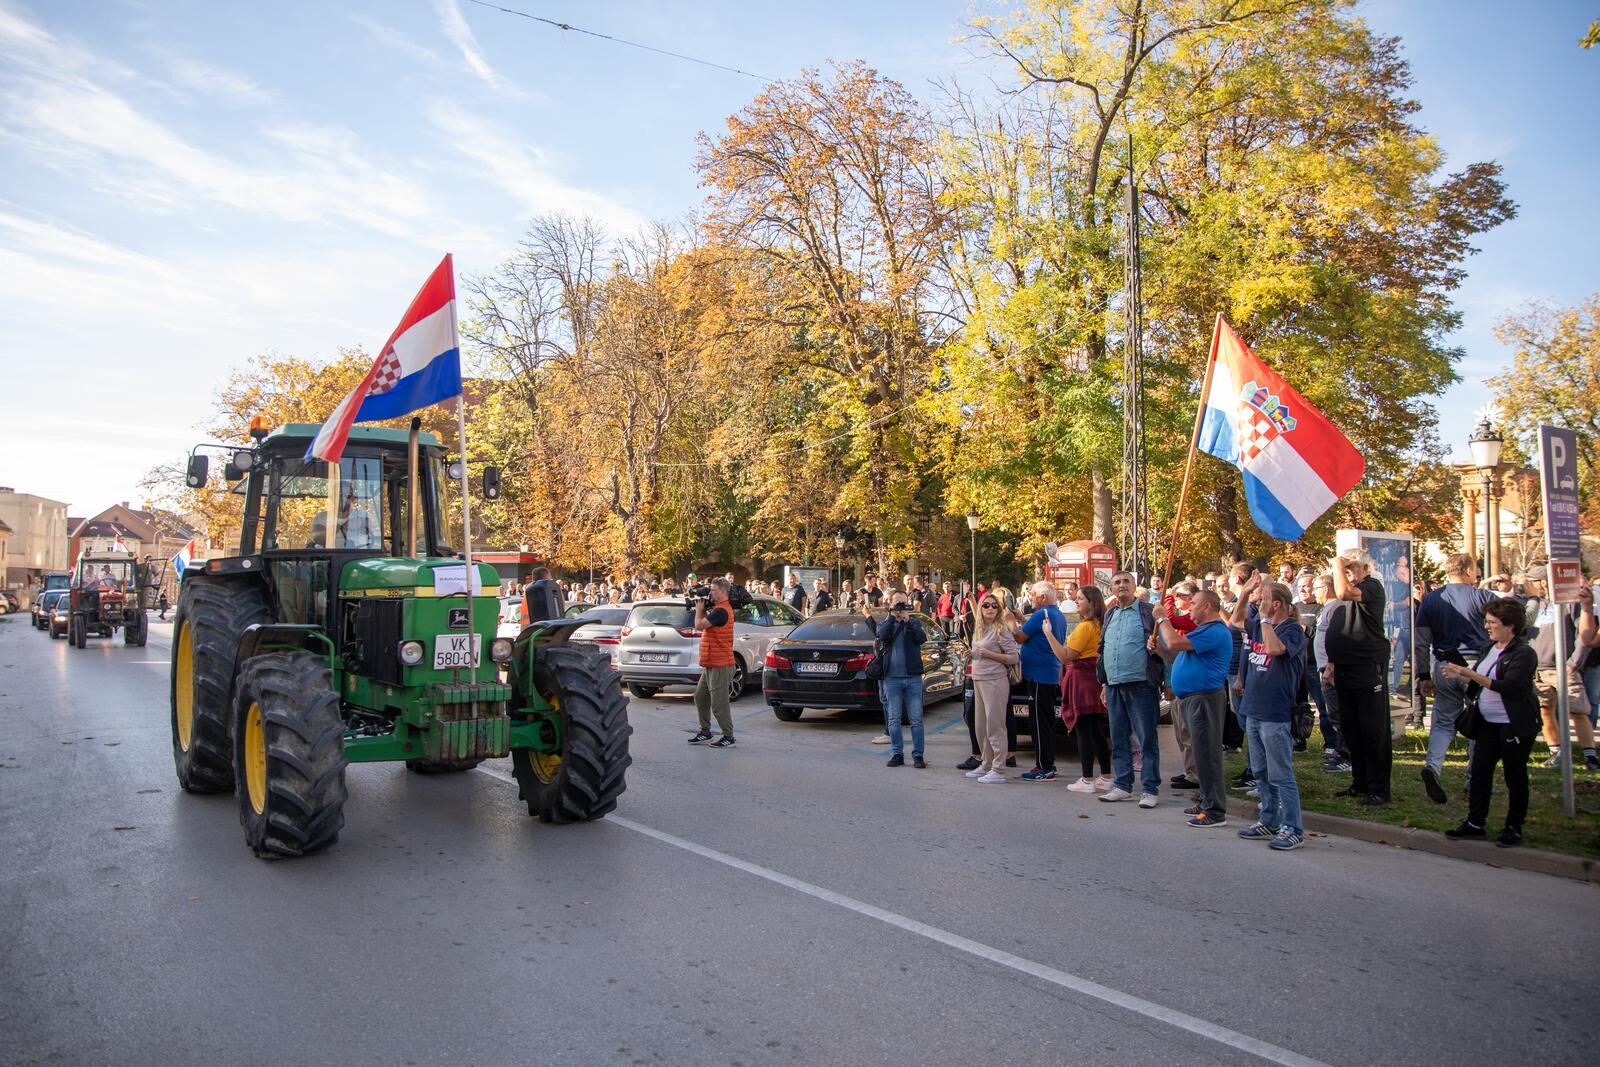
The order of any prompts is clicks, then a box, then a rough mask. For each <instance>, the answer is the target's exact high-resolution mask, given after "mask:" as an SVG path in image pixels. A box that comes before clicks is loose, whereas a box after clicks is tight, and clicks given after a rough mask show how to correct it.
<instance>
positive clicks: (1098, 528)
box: [1089, 463, 1134, 567]
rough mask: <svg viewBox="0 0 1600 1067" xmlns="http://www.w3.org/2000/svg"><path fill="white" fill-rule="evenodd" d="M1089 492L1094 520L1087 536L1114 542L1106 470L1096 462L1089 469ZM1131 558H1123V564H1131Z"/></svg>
mask: <svg viewBox="0 0 1600 1067" xmlns="http://www.w3.org/2000/svg"><path fill="white" fill-rule="evenodd" d="M1089 487H1090V493H1091V495H1092V497H1093V500H1094V520H1093V523H1092V525H1091V528H1090V534H1089V536H1090V537H1092V538H1094V539H1095V540H1096V541H1099V542H1100V543H1101V544H1103V545H1109V544H1114V543H1115V541H1116V523H1115V519H1114V517H1113V515H1112V510H1111V486H1110V485H1109V484H1108V483H1107V481H1106V472H1105V469H1104V468H1103V467H1101V466H1100V464H1098V463H1096V464H1095V465H1094V466H1093V467H1092V468H1090V470H1089ZM1133 562H1134V561H1133V560H1123V561H1122V563H1123V566H1128V567H1131V566H1133Z"/></svg>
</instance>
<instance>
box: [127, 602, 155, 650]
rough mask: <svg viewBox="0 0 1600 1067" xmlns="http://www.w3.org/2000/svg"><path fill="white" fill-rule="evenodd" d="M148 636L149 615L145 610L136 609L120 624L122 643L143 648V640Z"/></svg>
mask: <svg viewBox="0 0 1600 1067" xmlns="http://www.w3.org/2000/svg"><path fill="white" fill-rule="evenodd" d="M149 636H150V616H149V615H147V614H146V613H145V612H142V611H136V612H134V613H133V614H132V615H130V616H128V620H127V621H126V622H124V623H123V624H122V643H123V644H125V645H133V646H134V647H135V648H143V647H144V644H145V641H146V640H147V639H148V638H149Z"/></svg>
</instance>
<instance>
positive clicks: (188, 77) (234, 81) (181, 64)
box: [165, 56, 277, 104]
mask: <svg viewBox="0 0 1600 1067" xmlns="http://www.w3.org/2000/svg"><path fill="white" fill-rule="evenodd" d="M165 67H166V71H167V73H168V75H170V76H171V78H172V80H173V81H175V82H177V83H178V84H179V85H181V86H183V87H184V88H186V89H192V90H194V91H195V92H198V93H203V94H205V95H206V96H211V97H215V96H226V97H231V98H232V99H234V100H237V101H239V102H240V103H246V104H264V103H267V102H269V101H271V100H273V99H275V98H276V96H277V94H276V93H274V92H273V91H272V90H270V89H266V88H263V87H262V86H260V85H258V84H256V83H255V82H253V81H251V80H250V79H249V78H247V77H245V76H244V75H242V74H240V73H238V72H237V71H232V70H226V69H224V68H222V67H219V66H216V65H214V64H211V63H207V62H205V61H203V60H199V59H190V58H188V57H184V56H168V57H167V58H166V61H165Z"/></svg>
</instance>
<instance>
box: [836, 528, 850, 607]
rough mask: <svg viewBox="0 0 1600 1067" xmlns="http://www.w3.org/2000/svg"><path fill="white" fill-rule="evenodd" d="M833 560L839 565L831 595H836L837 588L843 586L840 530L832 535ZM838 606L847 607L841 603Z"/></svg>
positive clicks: (842, 547)
mask: <svg viewBox="0 0 1600 1067" xmlns="http://www.w3.org/2000/svg"><path fill="white" fill-rule="evenodd" d="M833 561H834V563H836V564H838V567H839V569H838V572H837V573H836V574H835V575H834V580H833V595H834V596H835V597H838V595H839V590H841V589H843V588H844V534H843V533H842V532H840V533H836V534H834V535H833ZM840 606H841V607H848V606H849V605H848V604H843V603H841V605H840Z"/></svg>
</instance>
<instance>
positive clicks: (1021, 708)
mask: <svg viewBox="0 0 1600 1067" xmlns="http://www.w3.org/2000/svg"><path fill="white" fill-rule="evenodd" d="M1031 714H1033V709H1032V708H1030V707H1028V705H1026V704H1013V705H1011V717H1012V718H1013V719H1026V718H1027V717H1028V716H1029V715H1031Z"/></svg>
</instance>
